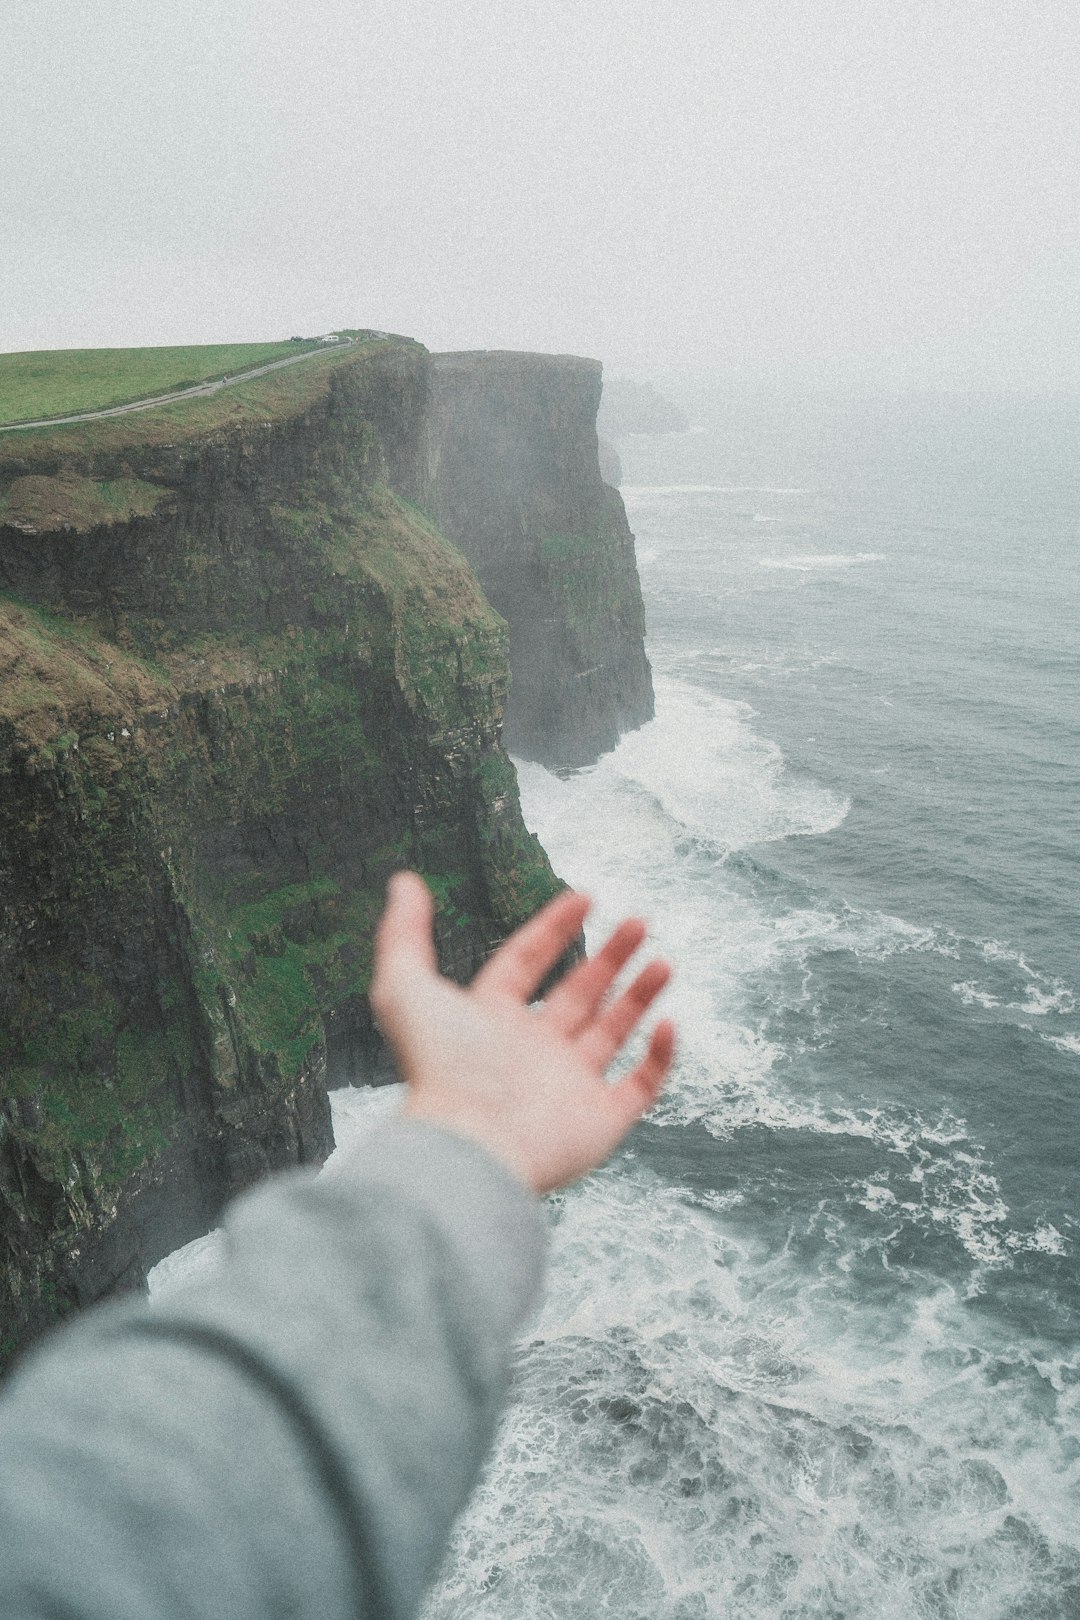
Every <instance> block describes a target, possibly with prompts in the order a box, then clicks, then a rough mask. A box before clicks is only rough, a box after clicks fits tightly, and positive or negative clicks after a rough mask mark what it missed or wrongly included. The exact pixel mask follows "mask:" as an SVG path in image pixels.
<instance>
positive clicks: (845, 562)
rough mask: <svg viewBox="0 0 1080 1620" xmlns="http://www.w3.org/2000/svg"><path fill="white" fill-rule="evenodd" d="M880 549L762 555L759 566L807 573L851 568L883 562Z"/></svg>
mask: <svg viewBox="0 0 1080 1620" xmlns="http://www.w3.org/2000/svg"><path fill="white" fill-rule="evenodd" d="M884 561H885V554H884V552H881V551H836V552H824V551H811V552H807V553H805V554H804V555H801V556H794V557H762V558H761V559H760V560H759V562H758V567H759V568H791V569H795V570H797V571H798V572H799V573H809V572H810V571H811V570H812V569H815V568H851V567H853V566H854V565H855V564H857V563H872V562H884Z"/></svg>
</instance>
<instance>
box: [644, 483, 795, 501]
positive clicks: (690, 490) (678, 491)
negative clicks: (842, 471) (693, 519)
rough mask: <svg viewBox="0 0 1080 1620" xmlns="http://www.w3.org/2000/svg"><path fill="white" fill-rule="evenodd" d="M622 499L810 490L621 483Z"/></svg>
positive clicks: (769, 493) (749, 486) (775, 486)
mask: <svg viewBox="0 0 1080 1620" xmlns="http://www.w3.org/2000/svg"><path fill="white" fill-rule="evenodd" d="M619 494H620V495H622V496H623V498H624V499H626V498H627V497H629V499H631V500H635V499H638V498H639V497H648V496H655V495H811V494H813V491H812V490H809V489H794V488H791V487H789V486H785V485H777V484H622V485H621V486H620V488H619Z"/></svg>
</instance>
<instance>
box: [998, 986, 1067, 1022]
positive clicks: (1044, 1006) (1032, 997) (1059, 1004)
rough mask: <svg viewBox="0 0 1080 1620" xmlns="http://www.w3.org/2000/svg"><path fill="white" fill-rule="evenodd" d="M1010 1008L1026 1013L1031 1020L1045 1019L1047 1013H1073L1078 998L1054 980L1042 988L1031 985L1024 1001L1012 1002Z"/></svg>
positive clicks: (1025, 993) (1027, 989)
mask: <svg viewBox="0 0 1080 1620" xmlns="http://www.w3.org/2000/svg"><path fill="white" fill-rule="evenodd" d="M1009 1006H1010V1008H1011V1009H1012V1010H1013V1011H1015V1012H1021V1013H1026V1014H1027V1016H1028V1017H1029V1018H1045V1017H1046V1015H1047V1013H1071V1012H1072V1011H1073V1010H1074V1009H1075V1007H1076V997H1075V995H1074V994H1073V992H1072V991H1071V990H1070V989H1069V987H1068V985H1066V984H1063V983H1062V981H1061V980H1060V979H1054V980H1051V981H1050V982H1049V983H1046V982H1045V981H1044V984H1043V985H1041V986H1040V985H1038V984H1029V985H1028V986H1027V988H1026V990H1025V992H1024V999H1023V1001H1022V1002H1016V1001H1011V1002H1010V1003H1009Z"/></svg>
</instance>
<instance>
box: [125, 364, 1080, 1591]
mask: <svg viewBox="0 0 1080 1620" xmlns="http://www.w3.org/2000/svg"><path fill="white" fill-rule="evenodd" d="M619 448H620V451H621V453H622V457H623V462H624V467H625V469H626V475H627V484H626V487H624V491H623V493H624V496H625V499H626V503H627V507H628V510H629V513H630V517H631V524H632V526H633V528H634V530H635V532H636V534H637V538H638V555H639V562H640V566H641V574H642V583H643V588H644V591H645V598H646V610H647V613H648V619H649V652H650V657H651V658H652V661H653V667H654V670H655V672H656V685H657V718H656V720H655V721H654V722H653V723H652V724H650V725H649V726H647V727H645V728H643V729H642V730H641V731H639V732H637V733H635V734H633V735H631V736H628V737H626V738H624V739H623V741H622V743H621V744H620V745H619V747H618V748H617V749H616V750H615V751H614V752H613V753H611V754H609V755H608V756H606V757H605V758H604V759H603V760H602V761H601V762H600V764H599V765H597V766H596V767H595V768H594V769H592V770H589V771H582V772H578V773H575V774H573V775H570V776H567V777H560V776H557V775H553V774H551V773H549V772H547V771H544V770H543V769H541V768H540V767H538V766H535V765H531V764H524V763H523V764H519V776H520V780H521V786H522V797H523V803H524V806H525V811H526V819H527V820H528V821H529V823H530V825H532V826H533V827H534V828H535V830H536V831H537V832H538V833H539V835H540V837H541V839H542V841H543V842H544V844H545V846H546V847H547V849H548V851H549V852H550V854H551V857H552V860H553V862H554V864H555V866H556V869H557V870H558V871H560V872H561V873H562V874H563V875H564V876H565V877H567V878H568V879H569V880H570V881H571V882H573V883H575V884H577V885H579V886H581V887H583V888H585V889H587V890H588V891H589V892H590V893H591V894H592V895H593V896H594V898H595V902H596V907H595V914H594V917H593V920H592V922H591V924H590V935H591V938H592V940H593V941H594V942H596V941H598V940H599V939H600V938H601V937H602V936H603V933H604V931H605V929H606V928H607V927H608V926H609V925H610V923H611V922H612V921H614V920H615V919H616V918H617V917H618V916H620V915H622V914H624V913H625V912H627V911H639V912H641V913H642V914H644V915H645V916H646V917H647V918H648V919H649V921H650V925H651V929H652V937H653V942H654V945H655V947H656V948H658V949H661V950H663V951H664V952H665V953H666V954H668V955H669V956H670V957H671V959H672V960H673V961H674V963H675V964H676V967H677V973H678V977H677V980H676V982H675V985H674V987H673V988H672V990H671V991H670V992H669V995H668V1010H669V1011H670V1012H671V1013H672V1015H673V1016H674V1017H675V1018H676V1020H677V1022H678V1024H679V1028H680V1035H681V1045H680V1053H679V1058H678V1063H677V1068H676V1072H675V1074H674V1076H673V1078H672V1082H671V1085H670V1087H669V1090H668V1092H667V1094H666V1096H665V1098H664V1100H663V1101H662V1103H661V1105H660V1107H659V1108H658V1110H657V1112H656V1114H655V1115H654V1117H653V1119H652V1120H651V1121H650V1122H648V1123H647V1124H646V1125H645V1126H643V1127H642V1128H640V1129H639V1131H638V1132H637V1134H636V1136H635V1137H634V1139H633V1142H632V1144H631V1145H630V1147H629V1148H628V1149H627V1150H626V1151H624V1152H623V1153H622V1154H621V1155H620V1157H619V1158H618V1159H617V1160H616V1161H615V1162H614V1163H613V1164H612V1165H611V1166H609V1167H608V1168H607V1169H606V1170H604V1171H602V1172H600V1173H599V1174H597V1175H595V1176H593V1177H592V1178H590V1180H589V1181H587V1182H586V1183H584V1184H583V1185H582V1186H580V1187H577V1188H575V1189H573V1190H571V1191H570V1192H569V1193H567V1194H565V1195H563V1196H562V1197H561V1198H560V1199H558V1200H556V1201H554V1203H553V1210H552V1216H553V1226H554V1248H553V1256H552V1265H551V1271H550V1276H549V1286H548V1290H547V1295H546V1299H545V1303H544V1305H543V1308H542V1310H541V1313H540V1315H539V1318H538V1319H537V1321H536V1323H535V1324H534V1327H533V1329H532V1332H531V1334H530V1336H529V1338H528V1340H527V1342H526V1343H525V1345H524V1346H523V1348H522V1351H521V1354H520V1357H519V1361H518V1367H517V1376H516V1385H515V1396H514V1400H513V1403H512V1405H511V1407H510V1410H509V1412H508V1414H507V1417H506V1420H505V1422H504V1424H503V1427H502V1431H501V1435H500V1439H499V1442H498V1445H497V1447H496V1450H495V1453H494V1456H493V1458H492V1460H491V1463H490V1465H489V1467H488V1469H487V1472H486V1475H485V1478H484V1481H483V1483H482V1485H481V1488H480V1490H479V1492H478V1494H477V1496H476V1498H475V1500H474V1503H473V1505H472V1507H471V1508H470V1510H469V1511H468V1513H467V1515H466V1517H465V1519H464V1520H463V1522H462V1524H461V1527H460V1529H459V1532H458V1534H457V1536H456V1539H455V1543H454V1547H453V1549H452V1552H451V1556H450V1558H449V1560H448V1563H447V1567H446V1570H445V1572H444V1576H443V1579H442V1582H441V1584H440V1586H439V1588H438V1590H437V1591H436V1593H435V1594H434V1596H433V1598H432V1600H431V1602H430V1604H429V1608H428V1614H427V1620H465V1617H466V1616H468V1617H470V1620H472V1617H477V1620H511V1617H513V1620H564V1617H565V1620H571V1617H572V1620H580V1617H582V1616H586V1615H587V1616H590V1617H595V1616H597V1615H606V1614H610V1615H612V1616H617V1617H618V1620H636V1617H639V1616H640V1617H641V1620H699V1617H700V1620H712V1617H714V1616H715V1617H717V1620H720V1617H721V1616H723V1617H725V1620H810V1617H815V1620H856V1617H863V1616H866V1617H870V1616H873V1617H875V1620H924V1617H939V1616H940V1617H942V1620H946V1617H947V1620H953V1617H955V1620H1021V1617H1023V1620H1059V1617H1060V1620H1075V1617H1078V1616H1080V1513H1078V1507H1080V1342H1078V1337H1077V1330H1078V1325H1080V1311H1078V1307H1080V1271H1078V1266H1077V1252H1078V1243H1080V1197H1078V1194H1077V1177H1076V1163H1077V1156H1078V1155H1077V1146H1078V1140H1080V920H1078V919H1080V878H1078V867H1077V859H1078V856H1077V851H1078V848H1080V791H1078V790H1080V652H1078V646H1077V631H1076V627H1077V623H1078V621H1080V455H1078V451H1080V435H1078V434H1077V432H1076V425H1075V415H1074V414H1073V413H1071V412H1070V411H1069V410H1068V409H1067V408H1065V407H1060V406H1052V405H1032V404H1028V405H1023V406H1022V405H1018V404H1012V405H993V406H991V405H986V404H983V405H975V404H959V403H957V402H938V403H936V404H925V403H924V404H912V403H910V402H908V403H903V404H902V403H893V404H886V405H878V406H874V405H872V404H868V403H867V402H862V403H859V404H852V405H844V404H836V403H832V404H829V403H826V402H822V401H817V402H807V403H805V404H804V406H803V407H801V408H800V410H798V411H795V412H793V411H792V410H791V409H790V406H786V407H783V408H780V407H777V406H775V405H774V404H773V403H771V402H769V401H765V400H758V401H756V402H746V401H742V402H739V403H738V405H737V406H736V405H733V404H732V402H730V401H727V400H724V399H722V398H720V397H719V396H716V397H712V398H710V397H709V396H708V394H707V393H703V394H702V396H701V398H700V400H699V402H698V426H697V430H696V431H695V432H693V433H690V434H687V435H681V436H679V437H677V438H670V439H637V440H628V441H626V442H625V443H623V444H621V445H620V447H619ZM395 1089H396V1088H391V1089H387V1090H386V1091H382V1092H375V1093H367V1094H365V1093H363V1092H345V1093H337V1094H335V1096H334V1099H333V1101H334V1115H335V1128H336V1130H337V1133H338V1136H339V1140H342V1139H345V1138H347V1137H348V1136H350V1135H353V1134H355V1133H357V1132H361V1131H363V1130H366V1129H369V1128H370V1126H371V1124H372V1123H373V1122H374V1121H375V1120H376V1119H377V1118H378V1116H379V1115H380V1114H381V1113H382V1112H383V1111H384V1110H385V1109H387V1108H392V1107H394V1106H395V1102H396V1099H395V1096H394V1090H395ZM325 1173H327V1174H332V1173H334V1160H333V1159H331V1161H330V1163H329V1166H328V1168H327V1171H326V1172H325ZM212 1253H213V1240H212V1239H208V1240H202V1243H201V1245H196V1246H190V1247H189V1250H188V1251H185V1252H184V1253H182V1254H181V1255H178V1256H177V1257H176V1258H175V1261H174V1262H173V1265H174V1274H176V1275H179V1274H181V1273H183V1272H188V1273H190V1270H191V1269H192V1267H195V1268H197V1267H198V1266H200V1265H202V1264H205V1263H207V1260H208V1259H209V1257H210V1255H212ZM169 1266H170V1262H165V1263H164V1264H163V1267H162V1268H160V1273H159V1277H158V1278H157V1279H156V1280H157V1281H158V1284H159V1286H167V1284H168V1281H169Z"/></svg>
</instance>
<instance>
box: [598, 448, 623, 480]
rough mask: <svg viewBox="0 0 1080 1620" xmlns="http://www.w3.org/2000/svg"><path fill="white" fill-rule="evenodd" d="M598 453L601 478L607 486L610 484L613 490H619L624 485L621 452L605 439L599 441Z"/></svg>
mask: <svg viewBox="0 0 1080 1620" xmlns="http://www.w3.org/2000/svg"><path fill="white" fill-rule="evenodd" d="M597 452H598V459H599V462H600V476H601V478H602V479H603V480H604V483H605V484H610V485H611V487H612V489H618V487H619V485H620V484H621V483H622V462H621V461H620V459H619V452H618V451H617V450H616V448H615V446H614V445H613V444H612V443H611V442H610V441H609V440H607V439H605V438H603V437H601V438H599V439H598V440H597Z"/></svg>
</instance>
